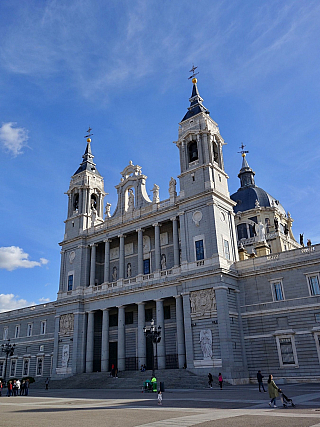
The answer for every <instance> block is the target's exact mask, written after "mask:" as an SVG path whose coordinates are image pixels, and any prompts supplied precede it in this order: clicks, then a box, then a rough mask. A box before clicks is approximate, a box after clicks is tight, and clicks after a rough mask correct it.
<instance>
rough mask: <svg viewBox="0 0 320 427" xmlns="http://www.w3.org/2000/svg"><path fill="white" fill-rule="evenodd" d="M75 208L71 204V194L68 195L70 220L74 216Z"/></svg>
mask: <svg viewBox="0 0 320 427" xmlns="http://www.w3.org/2000/svg"><path fill="white" fill-rule="evenodd" d="M72 208H73V206H72V203H71V194H70V193H69V194H68V218H70V216H72V214H73V209H72Z"/></svg>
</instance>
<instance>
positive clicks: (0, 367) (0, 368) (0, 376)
mask: <svg viewBox="0 0 320 427" xmlns="http://www.w3.org/2000/svg"><path fill="white" fill-rule="evenodd" d="M3 368H4V361H3V360H0V378H2V376H3Z"/></svg>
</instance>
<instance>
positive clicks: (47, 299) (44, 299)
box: [39, 297, 50, 304]
mask: <svg viewBox="0 0 320 427" xmlns="http://www.w3.org/2000/svg"><path fill="white" fill-rule="evenodd" d="M49 301H50V298H44V297H42V298H39V302H40V304H44V303H46V302H49Z"/></svg>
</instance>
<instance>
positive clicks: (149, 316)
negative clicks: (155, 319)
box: [145, 308, 152, 322]
mask: <svg viewBox="0 0 320 427" xmlns="http://www.w3.org/2000/svg"><path fill="white" fill-rule="evenodd" d="M145 318H146V322H151V320H152V308H146V310H145Z"/></svg>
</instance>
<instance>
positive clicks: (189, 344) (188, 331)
mask: <svg viewBox="0 0 320 427" xmlns="http://www.w3.org/2000/svg"><path fill="white" fill-rule="evenodd" d="M182 298H183V315H184V317H183V321H184V339H185V346H186V362H187V368H193V367H194V366H193V338H192V326H191V313H190V295H189V292H186V293H184V294H182Z"/></svg>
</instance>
